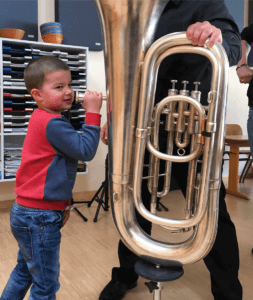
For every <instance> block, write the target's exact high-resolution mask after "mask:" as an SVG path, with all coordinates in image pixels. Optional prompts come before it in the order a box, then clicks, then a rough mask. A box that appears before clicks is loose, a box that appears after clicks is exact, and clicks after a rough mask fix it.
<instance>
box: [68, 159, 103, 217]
mask: <svg viewBox="0 0 253 300" xmlns="http://www.w3.org/2000/svg"><path fill="white" fill-rule="evenodd" d="M100 192H101V194H100V196H99V193H100ZM103 198H104V200H103ZM94 201H97V202H98V207H97V211H96V214H95V217H94V219H93V221H94V222H97V218H98V214H99V211H100V208H101V206H102V207H103V209H104V211H108V209H109V206H108V154H107V156H106V159H105V180H104V181H103V182H102V184H101V186H100V188H99V189H98V191H97V192H96V194H95V195H94V197H93V198H92V199H91V200H90V201H76V202H75V201H74V200H73V198H72V199H71V204H73V205H74V204H75V203H88V207H90V206H91V204H92V203H93V202H94ZM74 210H75V211H76V212H77V213H78V214H79V215H80V217H81V218H82V219H83V220H84V222H87V221H88V219H87V218H86V217H85V216H84V215H83V214H82V213H81V212H80V211H79V210H78V209H77V208H76V207H74Z"/></svg>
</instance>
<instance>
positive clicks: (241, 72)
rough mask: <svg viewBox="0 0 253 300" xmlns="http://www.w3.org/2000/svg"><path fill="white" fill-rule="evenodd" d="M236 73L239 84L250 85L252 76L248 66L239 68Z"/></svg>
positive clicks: (252, 71)
mask: <svg viewBox="0 0 253 300" xmlns="http://www.w3.org/2000/svg"><path fill="white" fill-rule="evenodd" d="M236 72H237V75H238V77H239V80H240V83H244V84H246V83H250V81H251V79H252V76H253V70H252V69H250V68H249V67H248V66H243V67H241V68H239V69H238V70H237V71H236Z"/></svg>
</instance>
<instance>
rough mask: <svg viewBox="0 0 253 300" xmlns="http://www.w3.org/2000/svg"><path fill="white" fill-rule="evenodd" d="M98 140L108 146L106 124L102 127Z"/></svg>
mask: <svg viewBox="0 0 253 300" xmlns="http://www.w3.org/2000/svg"><path fill="white" fill-rule="evenodd" d="M100 138H101V141H102V142H103V143H104V144H105V145H108V133H107V123H105V125H104V126H103V127H102V129H101V132H100Z"/></svg>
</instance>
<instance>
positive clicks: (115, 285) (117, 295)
mask: <svg viewBox="0 0 253 300" xmlns="http://www.w3.org/2000/svg"><path fill="white" fill-rule="evenodd" d="M136 286H137V281H135V282H132V283H129V284H126V283H123V282H121V281H120V280H119V277H118V276H117V268H113V270H112V280H111V281H110V282H109V283H108V284H107V285H106V286H105V288H104V289H103V291H102V292H101V294H100V296H99V300H120V299H122V298H123V297H124V295H125V293H126V291H128V290H131V289H133V288H135V287H136Z"/></svg>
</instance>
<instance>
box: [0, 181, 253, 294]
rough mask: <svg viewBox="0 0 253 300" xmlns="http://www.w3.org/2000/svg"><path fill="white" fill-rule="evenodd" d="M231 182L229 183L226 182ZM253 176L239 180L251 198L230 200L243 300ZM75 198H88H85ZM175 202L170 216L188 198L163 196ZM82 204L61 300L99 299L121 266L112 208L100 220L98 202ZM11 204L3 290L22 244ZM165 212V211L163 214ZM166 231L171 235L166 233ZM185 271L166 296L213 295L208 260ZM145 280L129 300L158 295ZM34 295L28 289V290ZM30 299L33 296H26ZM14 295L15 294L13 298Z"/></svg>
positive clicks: (3, 245)
mask: <svg viewBox="0 0 253 300" xmlns="http://www.w3.org/2000/svg"><path fill="white" fill-rule="evenodd" d="M225 183H226V182H225ZM252 186H253V179H246V180H245V183H244V184H239V190H240V191H241V192H243V193H245V194H247V195H248V196H249V197H250V198H251V200H249V201H247V200H243V199H239V198H236V197H234V196H230V195H228V196H227V197H226V202H227V205H228V210H229V212H230V215H231V218H232V220H233V221H234V223H235V226H236V229H237V235H238V241H239V247H240V260H241V266H240V280H241V283H242V285H243V288H244V298H243V300H252V299H253V255H252V254H251V249H252V247H253V233H252V225H253V222H252V219H253V188H252ZM173 198H175V199H177V204H172V201H171V199H173ZM75 200H76V201H77V200H79V201H81V200H83V198H82V197H80V199H78V198H77V197H76V199H75ZM162 202H163V203H164V204H165V205H168V206H169V207H170V212H168V213H166V214H167V215H168V216H170V214H171V212H173V211H175V215H177V216H178V215H180V213H181V209H180V207H181V205H182V203H183V197H182V195H181V192H180V191H173V192H170V195H169V196H168V197H166V198H164V199H163V200H162ZM77 207H78V208H79V209H80V211H81V212H82V213H83V214H84V215H85V216H86V217H87V218H88V222H86V223H85V222H84V221H83V220H82V219H81V218H80V217H79V215H78V214H77V213H76V212H74V211H73V212H71V218H70V220H69V221H68V223H67V224H66V226H65V227H64V228H63V229H62V243H61V257H60V262H61V275H60V282H61V288H60V290H59V292H58V293H57V299H59V300H69V299H74V300H79V299H83V300H98V297H99V294H100V292H101V290H102V289H103V288H104V286H105V285H106V284H107V283H108V282H109V280H110V276H111V268H112V267H114V266H118V257H117V245H118V234H117V232H116V230H115V228H114V225H113V222H112V217H111V210H110V209H109V211H108V212H105V211H104V210H103V209H101V211H100V213H99V217H98V222H96V223H94V222H93V218H94V216H95V212H96V209H97V203H93V205H92V206H91V207H90V208H88V207H87V205H86V204H79V205H77ZM9 212H10V210H9V209H5V210H2V211H1V212H0V294H1V292H2V290H3V289H4V286H5V284H6V282H7V280H8V278H9V275H10V273H11V271H12V269H13V268H14V266H15V264H16V255H17V250H18V247H17V244H16V241H15V239H14V238H13V236H12V234H11V232H10V227H9ZM162 214H163V215H165V213H164V212H163V213H162ZM164 230H165V229H163V228H161V227H159V228H158V227H154V230H153V233H152V235H153V236H155V237H157V236H163V238H164ZM166 236H169V235H168V234H167V233H166ZM184 271H185V273H184V275H183V276H182V277H181V278H180V279H178V280H176V281H174V282H170V283H165V284H164V288H163V292H162V299H163V300H184V299H187V300H211V299H213V297H212V295H211V292H210V279H209V272H208V271H207V269H206V267H205V265H204V263H203V261H199V262H198V263H196V264H193V265H186V266H184ZM145 281H146V280H145V279H143V278H140V279H139V281H138V286H137V287H136V288H135V289H133V290H131V291H129V292H127V294H126V296H125V297H124V300H144V299H145V300H149V299H150V300H151V299H153V296H152V295H151V294H150V293H149V291H148V289H147V287H146V286H145V285H144V282H145ZM28 294H29V292H28ZM25 299H26V300H27V299H28V295H27V296H26V297H25ZM13 300H15V299H13Z"/></svg>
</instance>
